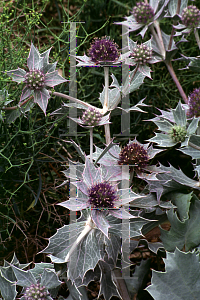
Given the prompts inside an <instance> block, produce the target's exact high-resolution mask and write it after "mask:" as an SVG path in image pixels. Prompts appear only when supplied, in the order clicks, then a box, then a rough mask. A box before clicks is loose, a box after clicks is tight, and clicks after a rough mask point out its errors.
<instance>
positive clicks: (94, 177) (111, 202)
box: [59, 157, 141, 228]
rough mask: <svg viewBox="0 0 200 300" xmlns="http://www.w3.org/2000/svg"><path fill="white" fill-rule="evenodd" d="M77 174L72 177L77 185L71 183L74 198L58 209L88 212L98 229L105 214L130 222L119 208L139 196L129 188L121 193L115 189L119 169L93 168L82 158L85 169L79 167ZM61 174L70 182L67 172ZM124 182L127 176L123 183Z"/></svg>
mask: <svg viewBox="0 0 200 300" xmlns="http://www.w3.org/2000/svg"><path fill="white" fill-rule="evenodd" d="M73 167H74V166H73V164H70V168H73ZM78 168H79V167H78ZM77 170H78V169H77ZM80 170H81V172H79V171H78V172H77V173H76V174H77V181H76V182H75V181H74V182H73V185H75V186H76V188H77V196H76V197H71V198H70V199H69V200H67V201H65V202H63V203H59V205H61V206H63V207H65V208H68V209H70V210H73V211H80V210H83V209H87V208H89V209H91V217H92V220H93V222H94V223H95V224H96V226H97V227H98V228H101V227H102V224H101V222H102V218H104V217H105V216H106V215H108V214H110V215H113V216H114V217H116V218H119V219H129V218H133V216H132V215H131V214H130V213H128V212H126V210H125V208H124V207H123V205H124V204H127V203H129V201H132V200H134V199H136V198H140V197H141V196H140V195H137V194H135V193H133V192H132V191H131V188H127V189H123V190H122V189H119V188H118V183H116V182H117V181H119V178H120V180H121V167H120V166H119V165H117V166H100V167H98V168H96V167H95V166H94V165H93V164H92V162H91V161H90V160H89V159H88V158H87V157H86V162H85V166H84V168H83V169H82V166H80ZM64 173H65V175H66V176H67V177H70V178H71V175H70V172H68V171H67V172H64ZM128 178H129V174H127V177H126V179H128ZM113 181H114V182H115V184H114V182H113ZM105 222H107V221H105Z"/></svg>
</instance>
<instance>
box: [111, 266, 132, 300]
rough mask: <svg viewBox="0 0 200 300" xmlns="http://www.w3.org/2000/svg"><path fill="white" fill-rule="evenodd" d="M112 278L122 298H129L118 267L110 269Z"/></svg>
mask: <svg viewBox="0 0 200 300" xmlns="http://www.w3.org/2000/svg"><path fill="white" fill-rule="evenodd" d="M112 273H113V279H114V281H115V282H116V285H117V288H118V290H119V293H120V295H121V297H122V299H123V300H131V299H130V296H129V293H128V291H127V287H126V283H125V281H124V279H123V277H122V274H121V270H120V269H114V270H113V271H112Z"/></svg>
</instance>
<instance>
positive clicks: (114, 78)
mask: <svg viewBox="0 0 200 300" xmlns="http://www.w3.org/2000/svg"><path fill="white" fill-rule="evenodd" d="M111 77H112V80H113V81H112V83H111V85H110V87H116V88H118V89H119V90H121V87H120V85H119V83H118V81H117V78H116V77H115V75H114V74H111Z"/></svg>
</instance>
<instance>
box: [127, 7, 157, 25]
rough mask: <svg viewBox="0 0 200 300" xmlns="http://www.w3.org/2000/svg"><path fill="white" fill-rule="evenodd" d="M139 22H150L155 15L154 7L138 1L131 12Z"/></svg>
mask: <svg viewBox="0 0 200 300" xmlns="http://www.w3.org/2000/svg"><path fill="white" fill-rule="evenodd" d="M131 13H132V14H133V15H134V17H135V20H136V21H137V22H138V23H139V24H149V23H150V22H151V21H152V19H153V18H154V16H155V13H154V10H153V8H152V7H151V6H150V5H149V4H148V3H145V2H138V3H136V6H134V7H133V10H132V12H131Z"/></svg>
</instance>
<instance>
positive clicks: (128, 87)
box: [122, 70, 146, 95]
mask: <svg viewBox="0 0 200 300" xmlns="http://www.w3.org/2000/svg"><path fill="white" fill-rule="evenodd" d="M134 72H135V70H133V71H130V72H129V75H128V76H127V78H126V80H125V84H124V87H123V89H122V93H123V94H124V95H128V94H129V93H132V92H133V91H135V90H137V89H138V88H139V87H140V86H141V84H142V83H143V82H144V78H145V77H146V76H145V75H143V74H142V73H141V72H139V71H137V72H136V74H135V76H134V78H133V80H132V81H131V83H129V81H130V78H131V75H133V74H134Z"/></svg>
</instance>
